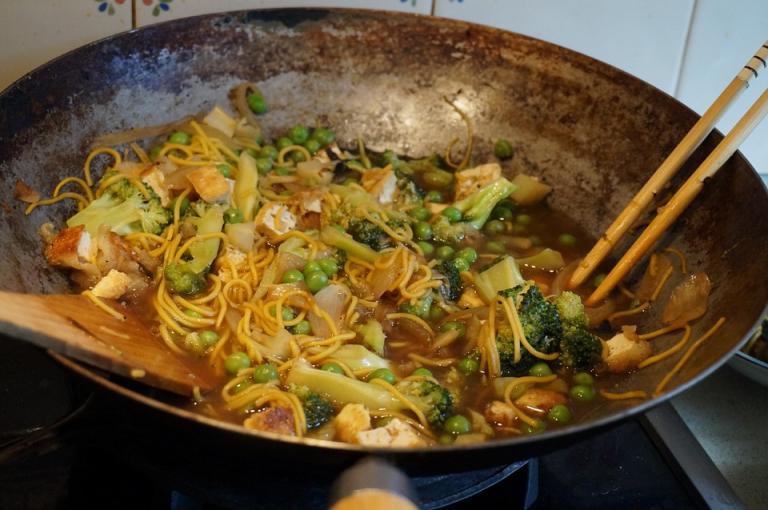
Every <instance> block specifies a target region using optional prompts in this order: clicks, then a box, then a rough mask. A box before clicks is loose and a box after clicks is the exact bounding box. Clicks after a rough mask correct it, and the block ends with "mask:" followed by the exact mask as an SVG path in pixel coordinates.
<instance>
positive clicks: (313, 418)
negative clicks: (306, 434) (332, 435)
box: [289, 385, 334, 430]
mask: <svg viewBox="0 0 768 510" xmlns="http://www.w3.org/2000/svg"><path fill="white" fill-rule="evenodd" d="M289 390H290V391H291V393H293V394H294V395H296V396H297V397H299V400H301V406H302V407H303V408H304V417H305V418H306V420H307V430H312V429H316V428H317V427H319V426H321V425H323V424H325V423H326V422H328V420H330V419H331V418H332V417H333V413H334V409H333V404H332V403H331V401H330V400H328V399H327V398H325V397H323V396H322V395H320V394H319V393H316V392H314V391H312V390H310V389H309V388H307V387H306V386H298V385H291V386H290V388H289Z"/></svg>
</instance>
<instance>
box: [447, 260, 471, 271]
mask: <svg viewBox="0 0 768 510" xmlns="http://www.w3.org/2000/svg"><path fill="white" fill-rule="evenodd" d="M451 264H453V267H455V268H456V269H457V270H458V271H459V272H462V271H469V262H467V261H466V260H465V259H463V258H461V257H456V258H455V259H453V260H452V261H451Z"/></svg>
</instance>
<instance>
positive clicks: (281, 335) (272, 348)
mask: <svg viewBox="0 0 768 510" xmlns="http://www.w3.org/2000/svg"><path fill="white" fill-rule="evenodd" d="M291 339H293V335H292V334H290V333H289V332H288V331H287V330H286V329H285V328H280V329H279V330H278V331H277V334H275V335H274V336H269V335H259V345H260V346H261V347H262V349H261V351H262V353H263V354H266V355H268V356H274V357H276V358H280V359H287V358H288V357H289V356H290V355H291Z"/></svg>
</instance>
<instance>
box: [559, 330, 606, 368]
mask: <svg viewBox="0 0 768 510" xmlns="http://www.w3.org/2000/svg"><path fill="white" fill-rule="evenodd" d="M602 351H603V343H602V342H601V341H600V339H599V338H598V337H597V336H595V335H593V334H592V333H590V332H589V331H588V330H587V329H586V328H574V329H566V330H565V332H564V333H563V339H562V340H561V341H560V357H559V358H558V359H559V361H560V363H562V364H563V365H564V366H566V367H571V368H574V369H576V370H589V369H591V368H593V367H594V366H595V365H596V364H597V363H598V362H599V361H600V358H601V354H602Z"/></svg>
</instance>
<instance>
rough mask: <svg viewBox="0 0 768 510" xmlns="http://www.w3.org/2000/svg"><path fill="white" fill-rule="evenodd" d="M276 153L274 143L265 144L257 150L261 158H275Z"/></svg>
mask: <svg viewBox="0 0 768 510" xmlns="http://www.w3.org/2000/svg"><path fill="white" fill-rule="evenodd" d="M277 153H278V150H277V147H275V146H274V145H265V146H264V147H262V148H261V150H260V151H259V156H261V157H262V158H269V159H271V160H275V159H277Z"/></svg>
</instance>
